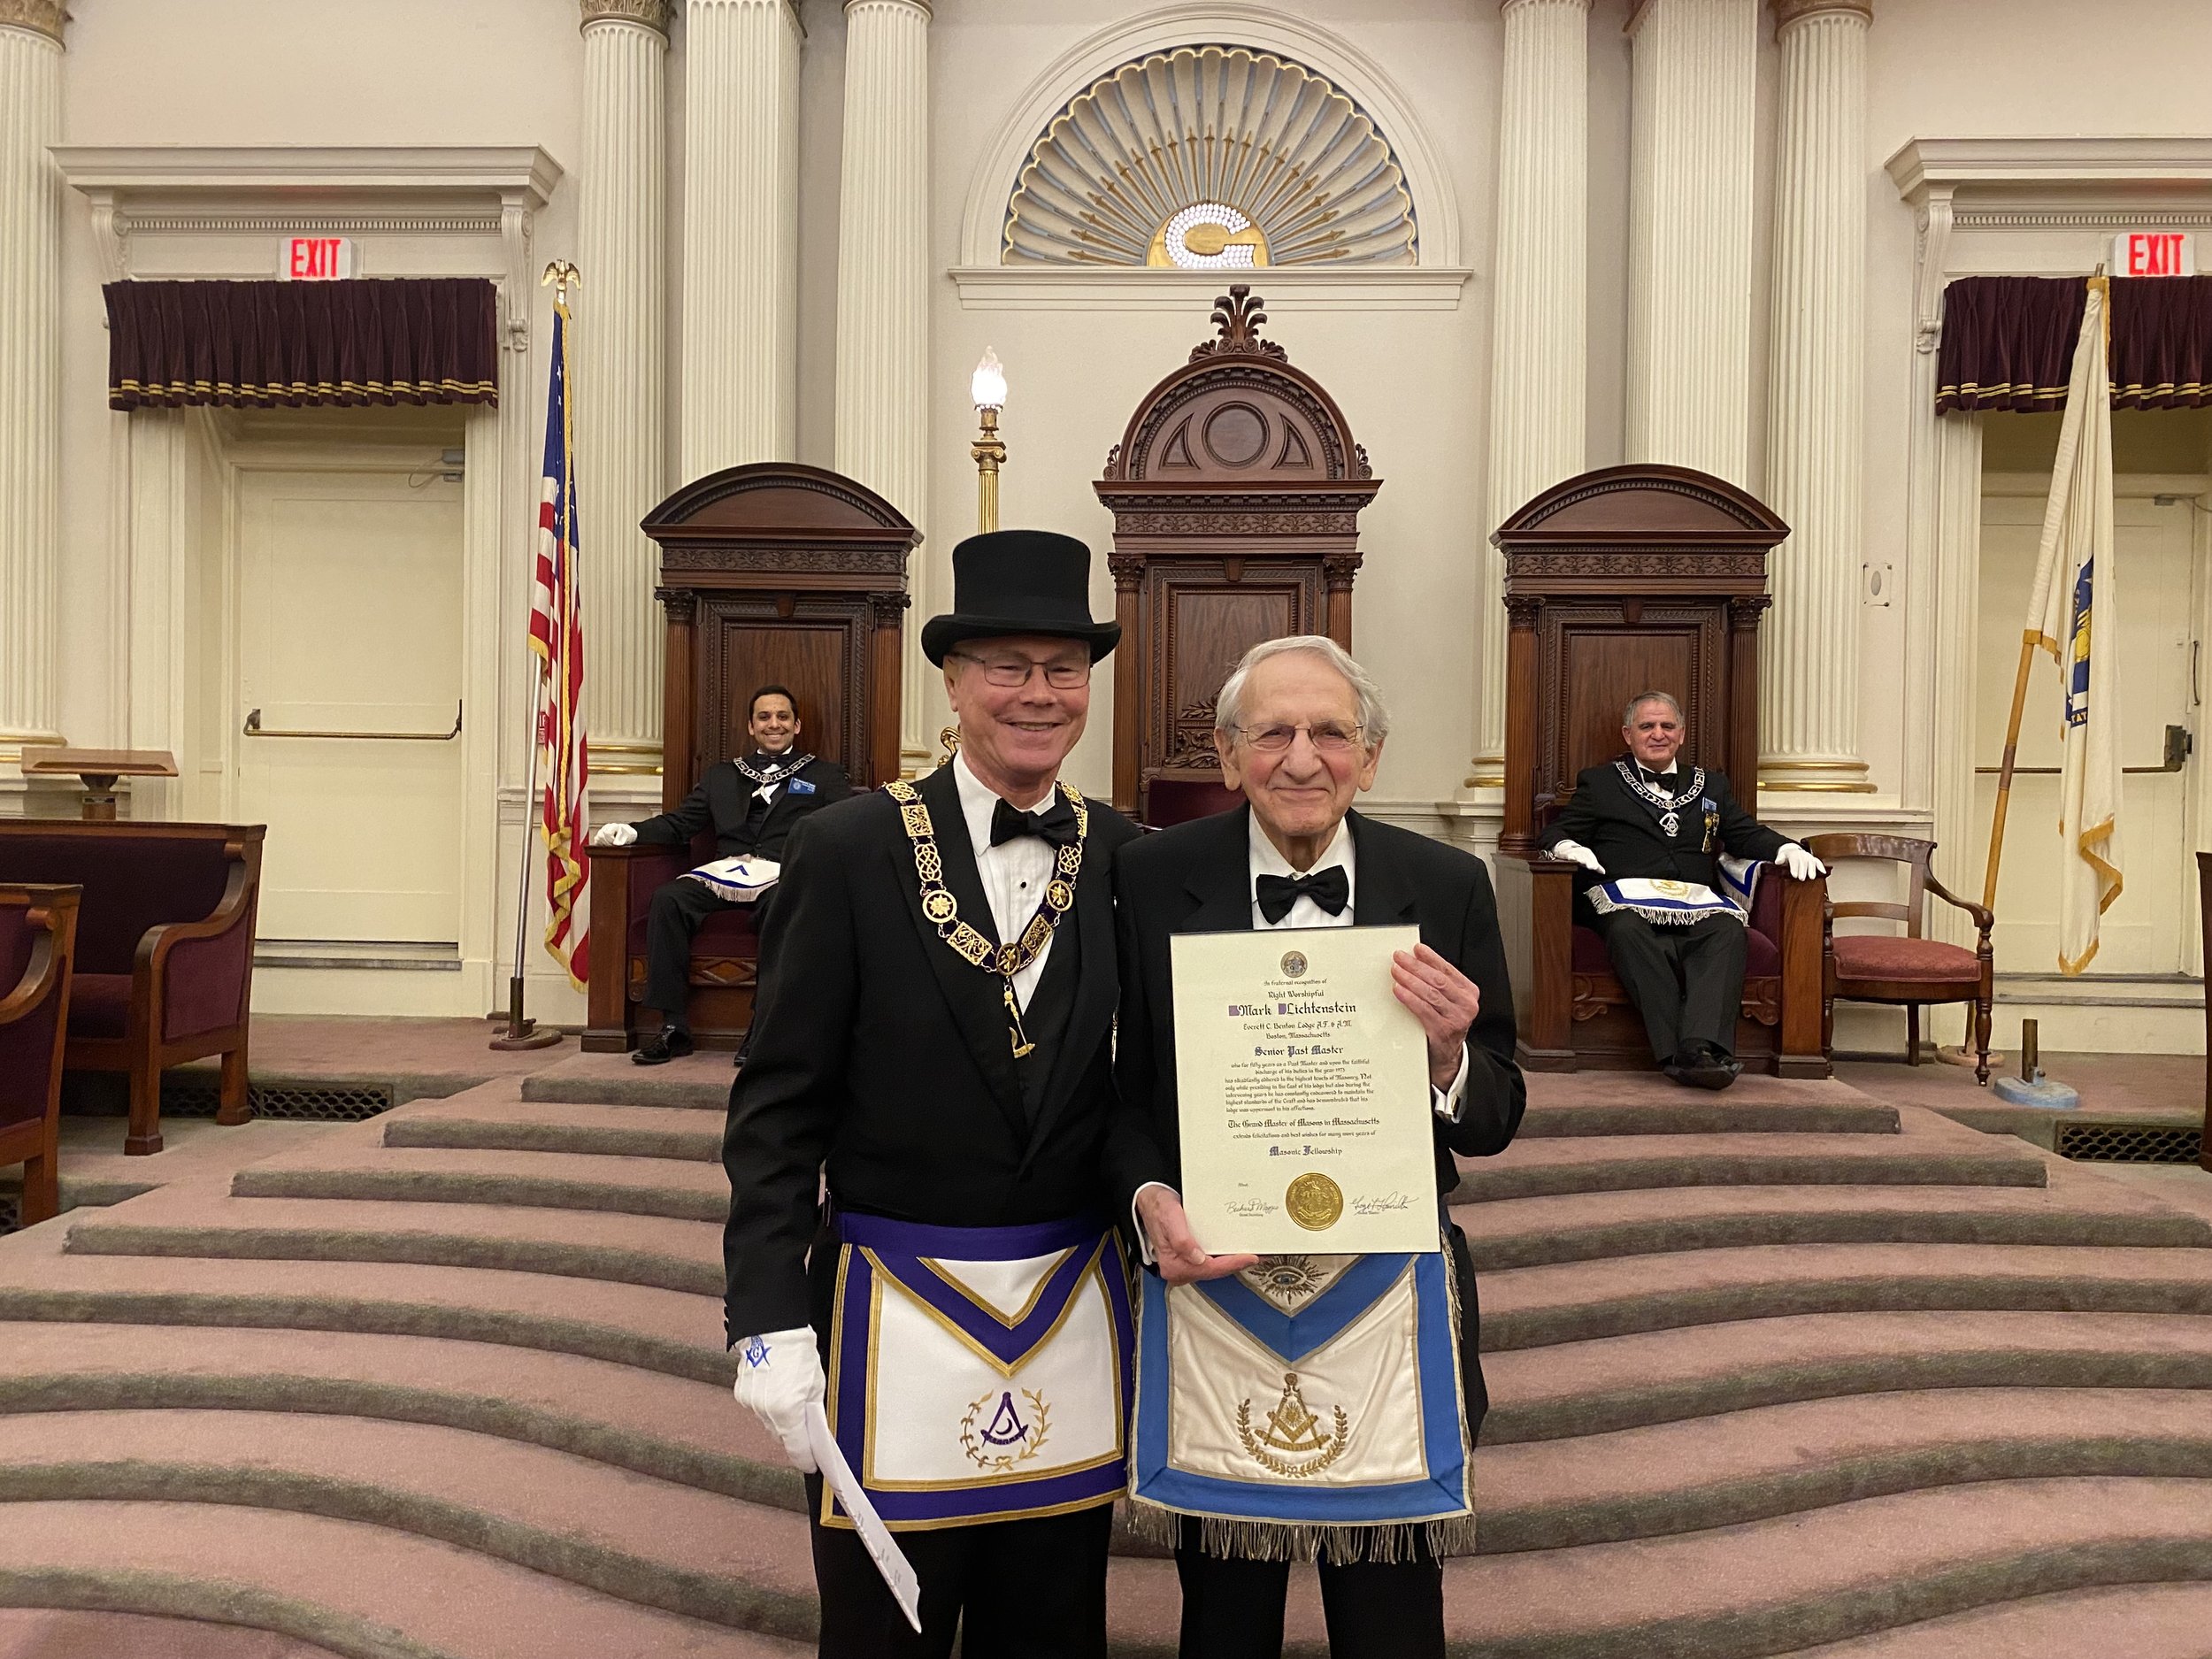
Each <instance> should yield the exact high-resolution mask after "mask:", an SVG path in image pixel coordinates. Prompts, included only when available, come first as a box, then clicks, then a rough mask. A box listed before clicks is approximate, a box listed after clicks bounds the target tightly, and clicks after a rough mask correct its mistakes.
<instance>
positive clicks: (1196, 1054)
mask: <svg viewBox="0 0 2212 1659" xmlns="http://www.w3.org/2000/svg"><path fill="white" fill-rule="evenodd" d="M1419 937H1420V934H1419V932H1418V930H1417V929H1415V928H1411V927H1317V928H1299V929H1295V930H1289V929H1270V930H1264V931H1262V930H1255V931H1253V932H1249V933H1179V934H1177V935H1176V936H1175V937H1174V938H1173V939H1172V940H1171V941H1170V942H1169V950H1170V953H1171V955H1170V965H1171V972H1172V975H1173V980H1174V987H1175V1081H1176V1093H1177V1096H1178V1099H1179V1111H1180V1117H1181V1121H1182V1140H1183V1208H1184V1209H1185V1210H1186V1211H1187V1213H1188V1214H1189V1216H1190V1221H1191V1226H1192V1229H1193V1230H1194V1232H1195V1233H1196V1234H1197V1236H1198V1241H1199V1242H1200V1243H1201V1244H1202V1245H1203V1246H1204V1247H1205V1248H1207V1249H1208V1250H1209V1251H1211V1252H1212V1253H1213V1254H1215V1255H1217V1256H1224V1255H1230V1254H1233V1253H1237V1252H1240V1251H1247V1250H1250V1251H1257V1252H1259V1253H1261V1254H1263V1255H1273V1254H1286V1253H1298V1252H1311V1251H1316V1250H1320V1251H1325V1252H1327V1253H1329V1254H1332V1255H1336V1254H1345V1255H1350V1254H1359V1253H1370V1252H1391V1251H1408V1250H1410V1251H1419V1250H1433V1249H1436V1248H1439V1241H1438V1236H1437V1235H1438V1227H1437V1217H1436V1165H1435V1152H1434V1150H1433V1147H1434V1141H1433V1132H1432V1129H1431V1128H1430V1121H1431V1117H1432V1111H1431V1107H1430V1097H1429V1061H1428V1041H1427V1039H1426V1038H1425V1036H1424V1035H1423V1034H1422V1031H1421V1022H1420V1021H1418V1020H1417V1019H1416V1018H1414V1017H1413V1015H1412V1013H1411V1012H1410V1010H1408V1009H1407V1008H1406V1007H1405V1006H1404V1005H1403V1004H1402V1003H1401V1002H1399V1001H1398V998H1397V996H1396V995H1395V993H1394V992H1393V991H1392V989H1391V981H1390V959H1391V957H1392V956H1393V955H1394V953H1396V952H1398V951H1401V950H1411V949H1413V947H1414V945H1415V944H1416V943H1417V941H1418V940H1419Z"/></svg>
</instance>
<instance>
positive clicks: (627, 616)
mask: <svg viewBox="0 0 2212 1659" xmlns="http://www.w3.org/2000/svg"><path fill="white" fill-rule="evenodd" d="M582 5H583V25H582V27H583V31H584V149H583V169H582V171H583V198H582V201H581V203H580V204H579V207H578V210H577V226H576V257H577V263H578V264H579V265H580V266H581V267H582V275H583V292H582V294H581V295H580V296H579V298H578V300H577V302H576V307H575V315H576V335H575V352H576V366H577V370H578V373H577V381H578V384H577V388H576V422H577V426H578V443H577V455H576V470H577V473H578V479H577V494H578V498H579V501H580V504H581V508H582V511H583V513H584V549H585V557H584V560H583V564H582V570H583V573H584V614H585V616H587V617H588V618H590V626H591V648H592V663H591V669H592V672H591V677H590V679H589V680H588V681H587V682H586V685H587V690H586V692H585V695H586V696H587V697H588V699H589V700H590V703H591V708H590V730H591V734H592V745H591V746H592V763H593V764H592V769H593V772H594V775H595V776H601V777H603V776H606V775H609V774H614V775H621V774H622V773H625V772H634V773H640V774H642V773H647V772H651V771H652V769H653V768H654V767H655V766H657V764H659V760H660V729H661V634H662V631H663V630H662V625H661V619H660V617H659V615H658V613H657V608H656V607H655V605H654V603H653V583H654V580H655V577H656V575H657V571H658V561H657V549H656V548H655V547H654V545H653V544H652V542H651V541H648V540H647V539H646V538H645V536H644V535H643V534H641V533H640V531H639V530H638V527H637V526H638V520H639V519H640V518H643V517H644V516H645V514H646V513H647V511H649V510H650V509H651V508H652V507H654V506H655V505H656V504H657V503H659V501H660V500H661V498H662V497H663V496H664V495H666V494H667V493H668V484H669V480H668V457H667V446H666V444H665V442H664V435H663V429H664V424H665V421H666V412H665V408H664V403H663V389H664V388H663V380H664V368H663V365H664V362H665V360H666V357H667V335H668V317H667V303H666V300H665V298H664V292H665V284H664V271H663V268H662V258H663V250H664V244H665V241H666V236H667V231H668V160H667V145H668V134H667V131H666V127H665V121H666V107H667V101H666V80H667V57H668V34H667V31H668V0H582Z"/></svg>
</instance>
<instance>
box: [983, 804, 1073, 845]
mask: <svg viewBox="0 0 2212 1659" xmlns="http://www.w3.org/2000/svg"><path fill="white" fill-rule="evenodd" d="M1024 835H1034V836H1036V837H1037V838H1038V839H1039V840H1041V841H1050V842H1051V843H1052V844H1053V845H1054V846H1055V847H1072V846H1074V845H1075V843H1076V841H1077V840H1078V839H1079V835H1080V832H1079V831H1078V830H1077V828H1076V826H1075V809H1074V808H1073V807H1071V806H1070V805H1069V804H1068V803H1067V802H1066V801H1065V800H1060V801H1056V802H1055V803H1053V804H1052V806H1051V807H1050V808H1049V809H1048V810H1045V811H1042V812H1025V811H1023V810H1021V809H1020V808H1019V807H1018V806H1015V805H1013V804H1012V803H1010V802H1006V801H1002V802H1000V803H998V804H997V805H996V806H995V807H993V808H992V809H991V845H992V846H994V847H997V846H1000V845H1002V844H1003V843H1005V842H1007V841H1018V840H1019V839H1020V838H1021V837H1022V836H1024Z"/></svg>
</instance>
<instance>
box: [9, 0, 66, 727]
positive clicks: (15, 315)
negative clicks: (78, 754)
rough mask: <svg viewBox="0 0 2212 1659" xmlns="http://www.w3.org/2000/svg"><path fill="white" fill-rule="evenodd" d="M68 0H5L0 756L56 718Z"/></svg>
mask: <svg viewBox="0 0 2212 1659" xmlns="http://www.w3.org/2000/svg"><path fill="white" fill-rule="evenodd" d="M63 21H64V12H63V4H62V0H0V762H5V763H11V764H12V762H14V761H15V760H16V759H17V758H18V757H19V755H20V753H21V749H22V745H23V743H24V742H25V741H26V740H41V739H43V740H45V741H53V740H54V739H55V738H56V737H58V735H59V733H58V731H57V729H56V723H57V722H58V720H59V719H60V718H61V679H60V660H59V647H60V639H61V618H60V610H61V606H60V580H61V563H60V561H61V544H60V535H59V515H58V484H59V479H60V474H61V207H62V188H63V184H62V176H61V170H60V169H59V168H58V167H56V166H55V165H54V160H53V157H51V156H50V155H48V154H47V153H46V147H47V146H48V145H49V144H52V143H56V142H59V140H60V138H61V51H62V24H63Z"/></svg>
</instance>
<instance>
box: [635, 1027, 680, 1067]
mask: <svg viewBox="0 0 2212 1659" xmlns="http://www.w3.org/2000/svg"><path fill="white" fill-rule="evenodd" d="M691 1049H692V1042H691V1033H689V1032H687V1031H674V1030H671V1031H657V1032H655V1033H653V1034H652V1035H651V1036H649V1037H648V1038H647V1039H646V1040H645V1041H643V1042H641V1043H640V1044H638V1046H637V1050H636V1052H635V1053H634V1054H632V1055H631V1056H630V1061H631V1064H634V1065H666V1064H668V1063H669V1062H670V1061H671V1060H673V1059H676V1058H678V1057H679V1056H683V1055H687V1054H689V1053H690V1052H691Z"/></svg>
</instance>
